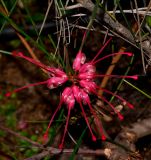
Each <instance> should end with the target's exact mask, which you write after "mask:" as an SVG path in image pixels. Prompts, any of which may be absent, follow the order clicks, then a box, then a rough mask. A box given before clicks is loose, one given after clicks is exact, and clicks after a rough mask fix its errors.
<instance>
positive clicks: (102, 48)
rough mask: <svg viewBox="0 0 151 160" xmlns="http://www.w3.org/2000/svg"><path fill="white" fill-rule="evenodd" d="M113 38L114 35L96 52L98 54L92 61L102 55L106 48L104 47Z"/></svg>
mask: <svg viewBox="0 0 151 160" xmlns="http://www.w3.org/2000/svg"><path fill="white" fill-rule="evenodd" d="M111 40H112V37H111V38H110V39H109V40H108V41H107V42H106V43H105V44H104V45H103V47H101V49H100V50H99V52H98V53H97V54H96V56H95V57H94V58H93V59H92V61H91V63H92V62H93V61H94V60H95V59H96V58H97V57H98V56H99V55H100V53H101V52H102V51H103V50H104V48H105V47H106V46H107V45H108V44H109V42H110V41H111Z"/></svg>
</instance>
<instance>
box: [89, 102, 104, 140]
mask: <svg viewBox="0 0 151 160" xmlns="http://www.w3.org/2000/svg"><path fill="white" fill-rule="evenodd" d="M87 104H88V106H89V108H90V111H91V113H92V114H93V116H94V117H95V119H96V123H97V127H100V125H99V124H100V123H99V122H100V121H99V119H98V117H97V114H96V112H95V111H94V109H93V108H92V106H91V104H90V101H88V100H87ZM100 134H101V135H102V137H101V139H102V140H105V139H106V136H105V135H104V134H103V127H102V126H101V128H100Z"/></svg>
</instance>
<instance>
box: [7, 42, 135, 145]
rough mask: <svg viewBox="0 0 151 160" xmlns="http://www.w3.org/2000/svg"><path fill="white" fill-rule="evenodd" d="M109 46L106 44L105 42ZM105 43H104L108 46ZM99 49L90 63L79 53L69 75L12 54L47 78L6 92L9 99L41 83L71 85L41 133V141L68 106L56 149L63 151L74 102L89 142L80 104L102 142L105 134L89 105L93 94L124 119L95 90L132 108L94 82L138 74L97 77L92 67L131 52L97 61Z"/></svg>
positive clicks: (53, 85)
mask: <svg viewBox="0 0 151 160" xmlns="http://www.w3.org/2000/svg"><path fill="white" fill-rule="evenodd" d="M107 43H108V42H107ZM107 43H106V44H107ZM101 51H102V49H101V50H100V51H99V52H98V53H97V54H96V56H95V57H94V58H93V59H92V60H91V61H90V62H86V55H85V54H84V53H83V52H82V51H79V52H78V53H77V55H76V58H75V59H74V61H73V66H72V69H73V72H74V73H73V75H68V73H65V72H64V71H63V70H62V69H59V68H54V67H49V66H46V65H44V64H42V63H41V62H39V61H37V60H34V59H32V58H30V57H28V56H25V55H24V54H23V53H21V52H19V53H15V52H13V53H12V55H13V56H15V57H20V58H23V59H26V60H27V61H29V62H31V63H33V64H35V65H37V66H38V67H40V68H42V69H44V70H45V71H47V73H48V75H49V78H48V80H46V81H43V82H38V83H34V84H29V85H27V86H23V87H21V88H17V89H15V90H14V91H12V92H8V93H7V94H6V96H10V95H11V94H12V93H13V92H18V91H20V90H22V89H25V88H28V87H31V86H36V85H41V84H46V85H47V87H48V88H49V89H53V88H56V87H59V86H60V85H63V84H65V83H66V82H67V81H70V82H72V84H71V86H68V87H65V88H64V90H63V92H62V94H61V98H60V102H59V105H58V107H57V108H56V110H55V112H54V114H53V115H52V117H51V120H50V122H49V125H48V127H47V130H46V132H45V134H44V138H47V137H48V131H49V128H50V127H51V124H52V122H53V120H54V118H55V116H56V114H57V112H58V111H59V110H60V108H61V106H62V104H65V105H66V106H67V109H68V114H67V118H66V124H65V128H64V133H63V138H62V141H61V143H60V145H59V148H63V144H64V140H65V135H66V132H67V128H68V123H69V119H70V112H71V110H72V109H73V108H74V106H75V103H78V104H79V106H80V108H81V111H82V114H83V117H84V119H85V121H86V124H87V126H88V128H89V131H90V133H91V136H92V140H93V141H96V137H95V135H94V133H93V131H92V129H91V126H90V124H89V120H88V118H87V115H86V113H85V111H84V108H83V105H86V106H88V107H89V109H90V112H91V113H92V115H93V116H94V118H95V120H96V125H98V128H99V130H100V135H102V136H101V138H102V140H105V138H106V137H105V135H104V133H103V129H102V127H100V125H99V124H100V123H99V118H98V117H97V114H96V111H95V110H94V109H93V107H92V105H91V101H90V98H89V95H91V94H93V95H96V96H97V97H98V98H100V99H101V100H103V101H104V102H106V103H107V104H108V105H109V106H110V107H111V108H112V109H113V111H114V112H115V113H116V114H117V116H118V117H119V119H120V120H122V119H123V116H122V114H121V113H119V112H118V111H117V110H116V109H115V108H114V106H113V104H111V103H110V102H109V101H108V100H107V99H106V98H105V97H103V96H100V95H99V94H98V90H103V91H104V92H106V93H108V94H110V95H114V96H115V97H117V98H118V99H120V100H121V101H122V102H124V103H126V105H127V106H128V107H129V108H133V105H132V104H130V103H129V102H127V101H126V100H125V99H123V98H122V97H120V96H119V95H117V94H114V93H112V92H111V91H109V90H107V89H103V88H100V87H99V86H97V84H96V82H95V79H96V78H97V77H103V76H109V77H117V78H132V79H137V78H138V77H137V75H133V76H118V75H99V74H96V68H95V64H96V63H98V62H100V61H102V60H104V59H106V58H108V57H111V56H115V55H117V54H123V55H127V56H132V54H131V53H129V52H128V53H127V52H126V53H125V52H124V53H113V54H110V55H107V56H104V57H102V58H100V59H98V56H99V54H100V53H101Z"/></svg>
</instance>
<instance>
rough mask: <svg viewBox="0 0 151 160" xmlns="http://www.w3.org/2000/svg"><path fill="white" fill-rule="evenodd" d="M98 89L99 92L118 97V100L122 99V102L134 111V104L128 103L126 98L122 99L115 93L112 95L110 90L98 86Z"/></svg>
mask: <svg viewBox="0 0 151 160" xmlns="http://www.w3.org/2000/svg"><path fill="white" fill-rule="evenodd" d="M97 88H98V89H99V90H102V91H104V92H106V93H109V94H111V95H113V96H115V97H117V98H118V99H120V100H121V101H123V102H126V104H127V105H128V107H129V108H131V109H134V106H133V105H132V104H130V103H129V102H128V101H126V100H125V99H124V98H122V97H121V96H119V95H117V94H115V93H112V92H111V91H109V90H107V89H104V88H100V87H98V86H97Z"/></svg>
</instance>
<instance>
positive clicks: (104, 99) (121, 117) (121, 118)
mask: <svg viewBox="0 0 151 160" xmlns="http://www.w3.org/2000/svg"><path fill="white" fill-rule="evenodd" d="M93 93H94V94H95V95H97V96H98V97H100V98H101V99H102V100H103V101H104V102H106V103H107V104H108V105H109V106H110V107H111V108H112V109H113V111H114V112H115V113H116V114H117V115H118V118H119V119H120V120H123V119H124V117H123V116H122V115H121V114H120V113H119V112H118V111H117V110H116V109H115V107H114V106H113V105H112V104H111V103H110V102H109V101H108V100H107V99H106V98H104V97H103V96H99V95H98V94H97V93H96V92H95V91H93Z"/></svg>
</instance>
